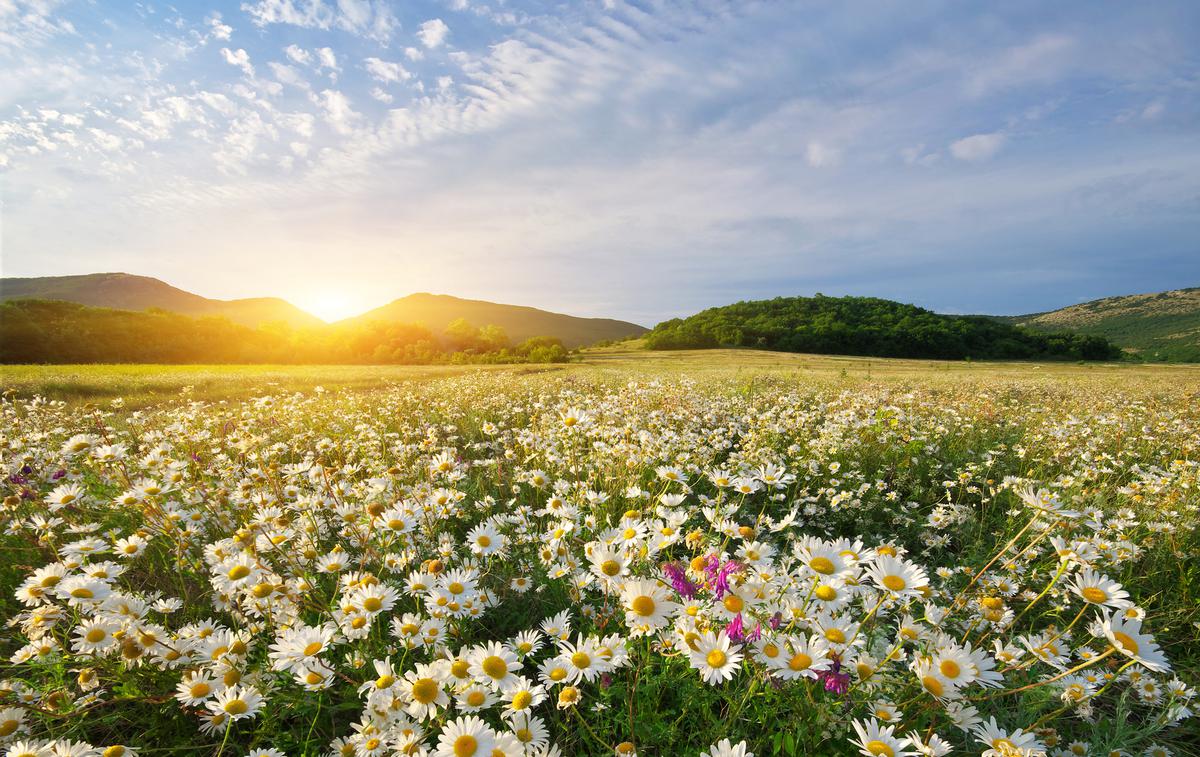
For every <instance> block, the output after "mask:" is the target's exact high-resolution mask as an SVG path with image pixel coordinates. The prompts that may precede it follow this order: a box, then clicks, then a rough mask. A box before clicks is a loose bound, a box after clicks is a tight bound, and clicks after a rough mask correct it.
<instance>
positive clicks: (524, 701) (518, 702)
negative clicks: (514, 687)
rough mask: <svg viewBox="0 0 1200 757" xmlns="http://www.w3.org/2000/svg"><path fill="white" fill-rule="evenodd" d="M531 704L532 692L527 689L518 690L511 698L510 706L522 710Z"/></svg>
mask: <svg viewBox="0 0 1200 757" xmlns="http://www.w3.org/2000/svg"><path fill="white" fill-rule="evenodd" d="M531 704H533V694H530V693H529V692H528V691H518V692H517V693H516V695H514V696H513V699H512V708H513V709H514V710H523V709H525V708H526V707H528V706H529V705H531Z"/></svg>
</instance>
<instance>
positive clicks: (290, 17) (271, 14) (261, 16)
mask: <svg viewBox="0 0 1200 757" xmlns="http://www.w3.org/2000/svg"><path fill="white" fill-rule="evenodd" d="M242 11H243V12H244V13H245V14H246V15H248V16H250V20H251V21H253V22H254V24H255V26H266V25H267V24H291V25H293V26H304V27H309V28H313V27H315V28H317V29H328V28H329V24H330V23H331V22H332V21H333V11H332V10H330V8H329V7H328V6H326V5H325V3H324V2H322V0H298V1H297V0H259V2H256V3H242Z"/></svg>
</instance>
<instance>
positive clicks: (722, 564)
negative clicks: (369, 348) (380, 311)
mask: <svg viewBox="0 0 1200 757" xmlns="http://www.w3.org/2000/svg"><path fill="white" fill-rule="evenodd" d="M3 381H4V389H5V398H4V401H3V402H0V413H2V418H3V421H2V422H0V423H2V426H0V442H2V444H0V453H2V455H3V457H2V460H3V464H4V466H5V475H6V478H5V479H4V487H5V499H4V504H3V509H2V510H0V516H2V518H3V522H4V525H5V530H4V533H3V535H0V621H2V622H4V623H5V627H6V628H7V629H11V633H10V634H9V635H8V636H7V637H5V636H2V635H0V747H6V746H8V744H10V743H14V742H13V740H14V739H25V740H30V741H31V742H32V743H33V744H34V746H35V747H36V746H37V745H38V744H43V743H44V740H51V739H52V740H54V741H55V743H56V744H57V745H58V746H59V748H60V750H61V748H63V747H62V745H63V744H73V743H76V742H86V743H87V744H92V745H95V746H97V747H114V746H116V745H123V746H126V747H131V748H133V749H136V750H139V751H138V753H143V754H147V755H151V754H156V753H167V754H181V755H221V757H243V756H245V757H280V755H287V757H296V756H297V755H304V756H306V757H309V756H311V757H316V756H317V755H322V756H324V755H332V756H333V757H384V756H385V755H386V756H387V757H391V756H392V755H434V756H435V757H451V756H453V757H459V755H472V756H473V757H488V755H496V754H499V755H504V756H505V757H557V756H561V755H612V754H618V755H628V754H634V753H636V754H639V755H688V756H689V757H690V756H694V755H700V754H707V755H710V757H737V755H739V754H740V753H739V752H738V750H737V748H736V745H737V744H739V743H744V744H745V746H746V747H747V748H748V749H749V751H751V752H753V753H754V754H755V755H756V757H767V756H768V755H771V756H774V755H789V757H791V756H794V755H810V754H812V755H826V754H830V755H850V754H857V753H862V752H863V751H864V750H865V753H868V754H871V755H886V754H891V755H893V757H918V755H926V754H934V755H937V754H944V753H946V752H945V751H944V750H945V749H947V748H950V747H952V748H953V753H956V754H957V753H962V754H980V753H986V754H989V755H991V754H995V755H998V757H1014V756H1015V755H1021V757H1035V756H1036V755H1047V757H1059V756H1060V755H1097V756H1100V755H1103V756H1105V757H1108V756H1109V755H1113V754H1123V755H1130V757H1133V756H1135V755H1137V756H1143V755H1155V756H1156V757H1157V755H1159V754H1173V755H1197V754H1200V749H1198V748H1197V745H1198V744H1200V727H1198V726H1197V719H1196V718H1193V717H1191V714H1192V710H1193V709H1194V707H1195V699H1194V698H1195V687H1196V686H1197V684H1198V683H1200V532H1198V528H1200V401H1198V399H1200V366H1162V365H1126V364H1113V365H1091V364H1088V365H1084V364H1066V363H1054V364H1033V363H982V362H961V363H960V362H931V361H915V360H885V359H877V358H870V359H868V358H846V357H836V356H814V355H792V354H784V353H772V352H761V351H743V350H737V351H734V350H723V351H694V352H671V353H647V352H642V351H634V350H628V349H619V348H616V349H614V348H608V349H598V350H589V351H586V352H585V353H584V354H583V355H582V357H581V359H580V361H579V362H576V363H571V364H566V365H546V366H541V365H498V366H434V367H406V366H388V367H374V366H299V367H296V366H138V365H124V366H8V367H6V368H4V369H3ZM185 387H191V389H190V390H187V391H184V388H185ZM318 387H321V388H322V389H321V390H318ZM35 396H40V397H43V398H46V399H49V400H50V401H44V400H37V401H33V399H32V398H34V397H35ZM117 398H121V399H122V400H123V403H118V404H114V403H113V402H112V401H113V400H115V399H117ZM723 739H728V740H729V742H730V745H729V747H728V748H725V747H722V746H721V744H722V740H723ZM493 750H494V751H493ZM985 750H990V751H985ZM1013 750H1015V751H1013ZM1064 750H1065V751H1064ZM130 751H131V750H126V751H123V752H122V751H119V750H117V751H110V752H108V753H107V755H105V757H114V756H121V755H128V754H129V753H130ZM0 753H3V752H0ZM79 753H80V754H88V755H93V754H101V753H100V752H95V753H92V752H87V751H86V750H83V751H80V752H79ZM31 754H36V755H37V757H46V756H45V755H43V754H41V753H38V752H36V751H34V752H31Z"/></svg>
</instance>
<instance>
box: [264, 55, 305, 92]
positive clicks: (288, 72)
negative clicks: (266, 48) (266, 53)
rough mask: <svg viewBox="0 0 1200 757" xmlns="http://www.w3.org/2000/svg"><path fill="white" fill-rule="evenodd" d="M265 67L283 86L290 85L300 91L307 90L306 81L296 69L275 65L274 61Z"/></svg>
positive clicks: (281, 64)
mask: <svg viewBox="0 0 1200 757" xmlns="http://www.w3.org/2000/svg"><path fill="white" fill-rule="evenodd" d="M267 66H268V67H269V68H270V69H271V73H272V74H273V75H274V76H275V78H276V79H278V80H279V81H281V82H283V83H284V84H290V85H292V86H293V87H299V88H300V89H309V85H308V81H307V80H306V79H305V78H304V76H303V75H302V74H301V73H300V71H299V70H297V69H296V68H294V67H292V66H289V65H287V64H286V63H276V62H275V61H271V62H270V63H268V64H267Z"/></svg>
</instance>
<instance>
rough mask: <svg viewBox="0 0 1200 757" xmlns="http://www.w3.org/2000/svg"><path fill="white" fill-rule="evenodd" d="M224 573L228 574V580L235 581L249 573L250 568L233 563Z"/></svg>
mask: <svg viewBox="0 0 1200 757" xmlns="http://www.w3.org/2000/svg"><path fill="white" fill-rule="evenodd" d="M225 575H227V576H229V580H230V581H237V580H238V579H241V578H245V577H246V576H248V575H250V569H249V568H247V567H246V566H245V565H234V566H233V567H232V568H230V569H229V572H228V573H226V574H225Z"/></svg>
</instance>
